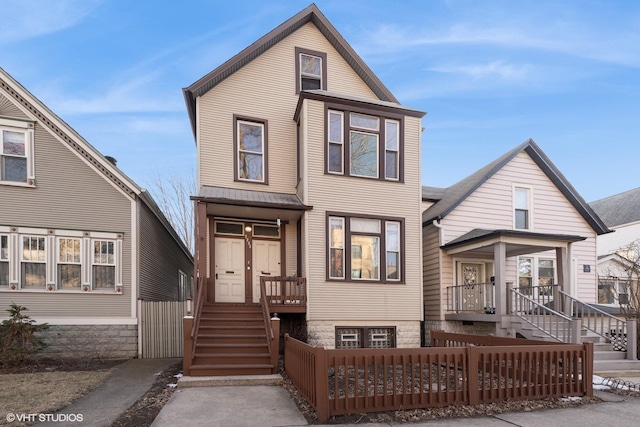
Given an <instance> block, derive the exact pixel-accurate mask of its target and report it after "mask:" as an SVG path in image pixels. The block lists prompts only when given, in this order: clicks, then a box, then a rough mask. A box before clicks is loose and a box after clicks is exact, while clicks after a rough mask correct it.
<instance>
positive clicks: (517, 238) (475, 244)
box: [440, 228, 586, 257]
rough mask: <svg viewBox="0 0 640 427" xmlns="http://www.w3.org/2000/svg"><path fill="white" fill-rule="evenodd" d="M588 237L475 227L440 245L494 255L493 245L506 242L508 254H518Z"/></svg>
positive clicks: (452, 251) (455, 250) (539, 250)
mask: <svg viewBox="0 0 640 427" xmlns="http://www.w3.org/2000/svg"><path fill="white" fill-rule="evenodd" d="M585 239H586V237H582V236H576V235H571V234H550V233H532V232H527V231H520V230H484V229H480V228H476V229H473V230H471V231H469V232H468V233H466V234H464V235H462V236H460V237H458V238H457V239H454V240H452V241H450V242H449V243H447V244H445V245H442V246H440V248H441V249H444V250H445V251H447V252H448V253H450V254H453V253H463V252H464V253H473V254H475V255H484V256H493V245H495V244H496V243H506V256H507V257H511V256H518V255H525V254H530V253H536V252H542V251H546V250H550V249H555V248H557V247H565V246H566V245H567V244H568V243H573V242H579V241H581V240H585Z"/></svg>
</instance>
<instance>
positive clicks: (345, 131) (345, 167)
mask: <svg viewBox="0 0 640 427" xmlns="http://www.w3.org/2000/svg"><path fill="white" fill-rule="evenodd" d="M324 114H325V126H324V127H325V132H324V173H325V174H326V175H338V176H348V177H353V178H362V179H370V180H379V181H385V182H400V183H403V182H404V116H403V115H401V114H394V113H390V112H388V111H386V110H379V109H374V108H371V109H366V108H358V107H356V106H352V105H346V104H336V103H325V112H324ZM331 114H335V115H339V116H341V122H340V124H341V126H340V135H339V136H340V140H339V141H338V140H337V138H335V137H336V136H337V135H336V134H334V132H332V126H331V124H332V122H331ZM352 115H360V116H368V117H371V118H375V119H377V121H378V123H377V128H376V129H374V128H366V127H362V126H356V125H353V124H352V123H351V118H352ZM391 123H395V124H396V127H397V134H396V135H395V137H394V139H392V140H389V139H388V138H387V136H388V135H387V126H388V125H389V124H391ZM352 133H354V134H362V135H370V136H371V135H373V136H375V137H376V138H377V140H376V142H377V147H376V156H377V163H376V176H367V175H364V174H357V173H354V172H353V171H352V167H351V162H352V160H351V145H352V139H351V134H352ZM393 142H395V148H394V147H393V146H390V143H393ZM336 146H341V147H340V148H339V150H340V155H341V161H340V163H341V164H340V166H341V167H340V170H336V169H335V168H333V166H332V161H331V160H332V157H331V156H332V152H333V153H337V151H336V150H332V147H333V148H335V147H336ZM390 154H392V155H393V156H395V158H396V162H395V171H396V173H395V176H387V172H388V167H387V166H388V165H387V158H388V157H389V155H390Z"/></svg>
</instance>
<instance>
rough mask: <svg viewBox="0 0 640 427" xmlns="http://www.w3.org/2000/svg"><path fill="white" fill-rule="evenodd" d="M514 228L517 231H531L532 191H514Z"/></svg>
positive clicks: (516, 188)
mask: <svg viewBox="0 0 640 427" xmlns="http://www.w3.org/2000/svg"><path fill="white" fill-rule="evenodd" d="M513 207H514V212H513V226H514V228H515V229H517V230H531V190H530V189H529V188H524V187H514V189H513Z"/></svg>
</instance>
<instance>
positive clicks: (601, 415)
mask: <svg viewBox="0 0 640 427" xmlns="http://www.w3.org/2000/svg"><path fill="white" fill-rule="evenodd" d="M596 395H597V396H598V397H600V398H601V399H603V400H604V402H602V403H593V404H587V405H581V406H575V407H572V408H560V409H545V410H539V411H531V412H509V413H505V414H497V415H492V416H486V417H476V418H449V419H438V420H429V421H425V422H418V423H408V424H409V425H411V426H458V425H461V424H464V425H465V426H504V427H507V426H531V427H545V426H573V425H578V426H592V425H597V426H599V427H605V426H621V425H637V424H636V423H637V422H638V418H639V417H640V398H635V397H623V396H618V395H615V394H613V393H609V392H604V391H597V392H596ZM305 425H308V424H307V421H306V420H305V418H304V417H303V416H302V414H301V413H300V411H299V410H298V408H297V407H296V405H295V403H293V401H292V400H291V398H290V397H289V393H288V392H287V391H286V390H284V389H283V388H281V387H278V386H224V387H193V388H179V389H178V390H176V392H175V393H174V395H173V396H172V397H171V399H170V400H169V402H168V403H167V405H165V407H164V408H163V409H162V411H161V412H160V414H159V415H158V417H157V418H156V420H155V421H154V423H153V427H175V426H189V427H192V426H212V427H217V426H219V427H223V426H224V427H250V426H261V427H283V426H305ZM333 425H335V424H333ZM346 425H348V426H353V427H359V426H363V425H365V426H369V427H380V426H401V425H402V426H406V425H407V423H381V424H357V425H356V424H346ZM315 426H317V427H321V426H323V425H318V424H316V425H315ZM324 426H325V427H327V426H329V425H328V424H327V425H324Z"/></svg>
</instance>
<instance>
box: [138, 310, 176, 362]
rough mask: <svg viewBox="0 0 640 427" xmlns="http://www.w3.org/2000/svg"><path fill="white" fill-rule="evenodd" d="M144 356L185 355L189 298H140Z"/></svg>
mask: <svg viewBox="0 0 640 427" xmlns="http://www.w3.org/2000/svg"><path fill="white" fill-rule="evenodd" d="M138 304H139V306H138V307H139V310H138V312H139V313H140V319H139V322H140V331H139V333H140V345H141V347H142V349H141V350H142V351H141V356H142V358H143V359H159V358H167V357H182V354H183V348H182V346H183V325H182V322H183V320H182V319H183V318H184V316H185V315H186V314H187V305H186V304H187V303H186V302H185V301H142V300H139V301H138Z"/></svg>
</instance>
